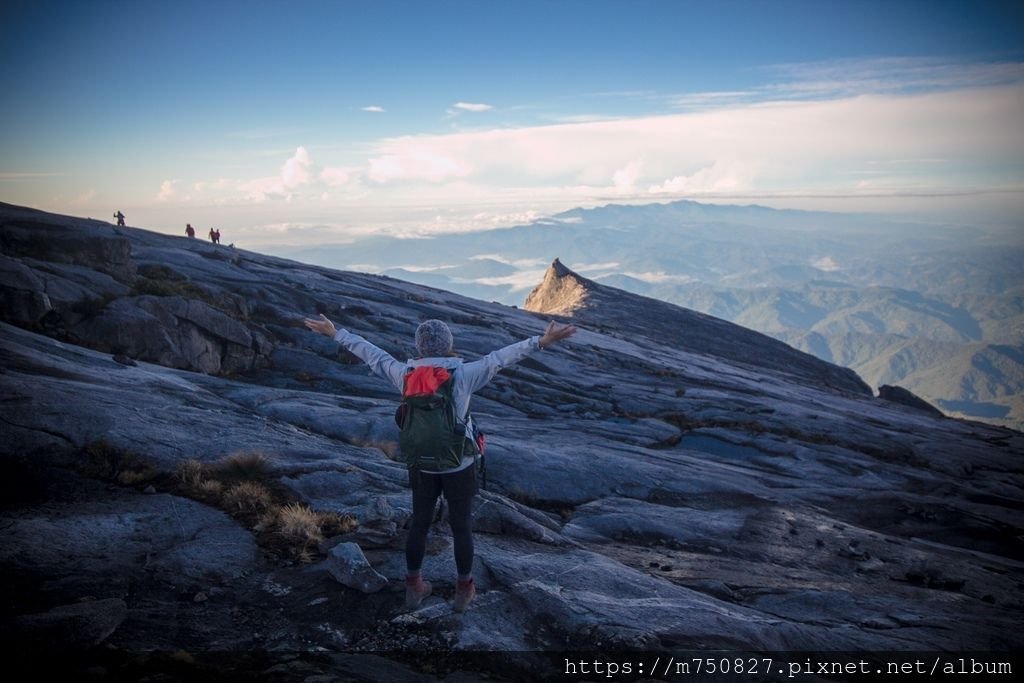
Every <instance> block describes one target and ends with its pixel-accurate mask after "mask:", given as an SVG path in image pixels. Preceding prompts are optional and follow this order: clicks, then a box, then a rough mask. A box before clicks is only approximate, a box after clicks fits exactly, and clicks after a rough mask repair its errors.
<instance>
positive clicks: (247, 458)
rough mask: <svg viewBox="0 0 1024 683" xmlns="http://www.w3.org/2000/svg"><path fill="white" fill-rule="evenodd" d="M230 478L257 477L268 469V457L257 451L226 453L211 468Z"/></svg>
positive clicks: (264, 473)
mask: <svg viewBox="0 0 1024 683" xmlns="http://www.w3.org/2000/svg"><path fill="white" fill-rule="evenodd" d="M211 469H212V470H213V471H214V472H216V473H218V474H220V475H222V476H225V477H229V478H232V479H258V478H260V477H262V476H264V475H266V474H267V471H268V470H269V469H270V458H269V457H267V456H266V455H264V454H263V453H260V452H258V451H253V452H247V453H232V454H231V455H226V456H224V457H223V458H221V459H220V460H218V461H217V462H216V463H214V464H213V467H212V468H211Z"/></svg>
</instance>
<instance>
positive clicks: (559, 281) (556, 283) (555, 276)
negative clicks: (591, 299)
mask: <svg viewBox="0 0 1024 683" xmlns="http://www.w3.org/2000/svg"><path fill="white" fill-rule="evenodd" d="M593 285H594V283H593V282H591V281H590V280H588V279H586V278H585V277H581V276H580V275H578V274H577V273H575V272H574V271H572V270H571V269H570V268H568V267H567V266H566V265H565V264H563V263H562V262H561V261H560V260H559V259H558V258H555V260H554V261H552V262H551V265H550V266H548V269H547V271H545V273H544V279H543V280H541V283H540V284H539V285H537V286H536V287H534V288H533V291H532V292H530V294H529V295H528V296H527V297H526V302H525V303H524V304H523V308H525V309H526V310H527V311H533V312H534V313H545V314H547V315H564V316H571V315H572V314H573V313H574V312H575V311H577V310H579V309H580V308H582V307H583V306H584V305H585V303H586V299H587V295H588V292H590V291H591V289H592V287H593Z"/></svg>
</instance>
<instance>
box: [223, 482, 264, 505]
mask: <svg viewBox="0 0 1024 683" xmlns="http://www.w3.org/2000/svg"><path fill="white" fill-rule="evenodd" d="M223 501H224V506H225V507H226V508H227V509H229V510H238V511H243V512H244V511H251V512H258V511H260V510H266V509H268V508H270V507H271V506H272V505H273V504H274V499H273V498H272V497H271V495H270V491H268V490H267V487H266V486H264V485H263V484H258V483H256V482H254V481H243V482H241V483H239V484H235V485H234V486H232V487H231V488H229V489H228V490H227V491H226V492H225V493H224V498H223Z"/></svg>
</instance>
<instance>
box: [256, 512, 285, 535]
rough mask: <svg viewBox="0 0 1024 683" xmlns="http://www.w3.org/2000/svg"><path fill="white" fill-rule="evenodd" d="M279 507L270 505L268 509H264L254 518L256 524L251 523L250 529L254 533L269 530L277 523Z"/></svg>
mask: <svg viewBox="0 0 1024 683" xmlns="http://www.w3.org/2000/svg"><path fill="white" fill-rule="evenodd" d="M280 512H281V508H278V507H272V508H270V509H268V510H264V511H263V512H261V513H260V516H259V517H257V518H256V524H254V525H253V527H252V530H253V531H255V532H256V533H262V532H264V531H269V530H270V529H273V528H274V526H275V525H277V517H278V514H280Z"/></svg>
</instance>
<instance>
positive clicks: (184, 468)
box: [174, 458, 206, 488]
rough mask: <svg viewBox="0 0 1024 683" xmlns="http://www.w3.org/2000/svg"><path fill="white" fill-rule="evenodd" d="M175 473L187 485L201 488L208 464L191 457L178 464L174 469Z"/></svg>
mask: <svg viewBox="0 0 1024 683" xmlns="http://www.w3.org/2000/svg"><path fill="white" fill-rule="evenodd" d="M174 475H175V476H176V477H177V478H178V481H180V482H181V483H182V484H184V485H185V486H188V487H189V488H199V486H200V485H201V484H202V482H203V479H204V478H205V477H206V465H204V464H203V463H201V462H199V461H198V460H196V459H195V458H190V459H188V460H185V461H184V462H180V463H178V466H177V467H176V468H175V469H174Z"/></svg>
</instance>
